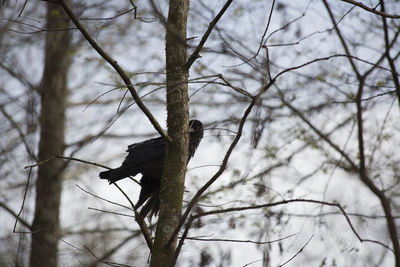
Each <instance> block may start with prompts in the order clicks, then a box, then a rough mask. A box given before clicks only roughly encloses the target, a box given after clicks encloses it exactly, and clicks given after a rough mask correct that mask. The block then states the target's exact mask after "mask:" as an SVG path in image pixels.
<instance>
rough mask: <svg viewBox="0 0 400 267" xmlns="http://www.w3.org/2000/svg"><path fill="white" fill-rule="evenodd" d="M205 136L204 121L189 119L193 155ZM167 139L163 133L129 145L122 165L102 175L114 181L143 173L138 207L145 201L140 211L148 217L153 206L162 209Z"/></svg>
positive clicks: (102, 177)
mask: <svg viewBox="0 0 400 267" xmlns="http://www.w3.org/2000/svg"><path fill="white" fill-rule="evenodd" d="M202 138H203V124H202V123H201V122H200V121H198V120H191V121H190V122H189V157H188V161H189V160H190V158H191V157H193V155H194V153H195V151H196V149H197V147H198V145H199V143H200V141H201V139H202ZM165 150H166V141H165V139H164V138H163V137H158V138H154V139H149V140H146V141H143V142H140V143H135V144H132V145H129V146H128V149H127V150H126V152H128V153H129V154H128V155H127V156H126V158H125V160H124V161H123V162H122V165H121V166H120V167H119V168H116V169H111V170H109V171H104V172H101V173H100V175H99V176H100V179H107V180H108V182H109V183H110V184H112V183H114V182H116V181H119V180H121V179H124V178H126V177H129V176H135V175H136V174H138V173H141V174H142V178H141V180H140V186H141V187H142V189H141V191H140V195H139V200H138V202H137V203H136V205H135V208H139V207H140V206H141V205H142V204H143V203H145V202H146V200H148V199H149V201H147V203H146V204H145V205H144V206H143V208H142V210H141V211H140V214H141V216H142V217H145V216H146V215H147V214H148V213H149V212H150V210H152V213H157V212H158V207H159V202H160V201H159V197H158V193H159V188H160V183H161V177H162V173H163V168H164V158H165Z"/></svg>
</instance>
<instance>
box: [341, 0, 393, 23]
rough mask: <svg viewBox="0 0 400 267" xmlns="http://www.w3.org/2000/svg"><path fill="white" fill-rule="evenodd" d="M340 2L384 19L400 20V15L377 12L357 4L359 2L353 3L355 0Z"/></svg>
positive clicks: (359, 3)
mask: <svg viewBox="0 0 400 267" xmlns="http://www.w3.org/2000/svg"><path fill="white" fill-rule="evenodd" d="M340 1H342V2H346V3H349V4H352V5H355V6H358V7H361V8H362V9H364V10H366V11H368V12H371V13H374V14H376V15H379V16H382V17H386V18H392V19H400V15H394V14H388V13H385V12H384V11H379V10H376V9H375V8H371V7H368V6H366V5H364V4H363V3H361V2H357V1H353V0H340Z"/></svg>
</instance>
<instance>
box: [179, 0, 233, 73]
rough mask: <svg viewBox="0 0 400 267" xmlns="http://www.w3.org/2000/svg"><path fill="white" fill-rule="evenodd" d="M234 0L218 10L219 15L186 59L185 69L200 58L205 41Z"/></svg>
mask: <svg viewBox="0 0 400 267" xmlns="http://www.w3.org/2000/svg"><path fill="white" fill-rule="evenodd" d="M232 2H233V0H228V1H227V2H226V3H225V5H224V6H223V7H222V9H221V10H220V11H219V12H218V14H217V16H216V17H215V18H214V19H213V20H212V21H211V22H210V24H209V25H208V28H207V30H206V32H205V33H204V34H203V37H202V38H201V40H200V43H199V44H198V45H197V47H196V49H195V50H194V51H193V53H192V55H191V56H190V57H189V59H188V60H187V61H186V64H185V69H186V70H189V69H190V67H191V66H192V64H193V62H194V61H195V60H196V59H197V58H199V53H200V50H201V49H202V48H203V46H204V44H205V42H206V41H207V39H208V37H209V36H210V34H211V32H212V30H213V29H214V27H215V25H216V24H217V23H218V21H219V19H220V18H221V17H222V15H224V13H225V12H226V10H227V9H228V7H229V6H230V5H231V3H232Z"/></svg>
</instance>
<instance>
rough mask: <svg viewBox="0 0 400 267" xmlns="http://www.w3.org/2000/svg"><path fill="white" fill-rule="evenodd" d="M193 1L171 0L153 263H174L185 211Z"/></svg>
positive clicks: (154, 264) (160, 264)
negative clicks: (188, 57) (188, 51)
mask: <svg viewBox="0 0 400 267" xmlns="http://www.w3.org/2000/svg"><path fill="white" fill-rule="evenodd" d="M188 10H189V0H170V2H169V12H168V21H167V33H166V62H167V66H166V69H167V111H168V118H167V123H168V135H169V136H170V137H171V140H172V142H171V143H169V144H168V146H167V155H166V160H165V163H164V177H163V178H162V181H161V191H160V201H161V204H160V215H159V219H158V223H157V230H156V235H155V241H154V246H153V251H152V259H151V266H152V267H154V266H164V267H165V266H172V265H173V260H174V252H175V248H176V242H174V243H173V244H172V245H170V246H167V242H168V240H169V238H170V237H171V235H172V233H173V231H174V230H175V228H176V227H177V224H178V222H179V219H180V217H181V212H182V200H183V191H184V184H185V173H186V163H187V158H188V124H189V119H188V86H187V80H188V70H187V69H186V68H185V67H184V65H185V63H186V24H187V16H188Z"/></svg>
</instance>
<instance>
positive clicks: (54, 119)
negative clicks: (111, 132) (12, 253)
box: [30, 3, 71, 267]
mask: <svg viewBox="0 0 400 267" xmlns="http://www.w3.org/2000/svg"><path fill="white" fill-rule="evenodd" d="M67 28H68V20H67V19H66V16H64V12H63V10H62V8H60V7H59V6H58V5H55V4H51V3H49V4H48V7H47V29H49V30H50V31H47V32H46V46H45V49H46V50H45V65H44V71H43V77H42V83H41V88H40V90H41V91H40V94H41V117H40V129H41V133H40V143H39V162H42V161H44V160H46V159H48V158H50V157H52V156H54V154H55V153H57V154H62V153H63V150H64V121H65V105H66V98H67V74H68V69H69V66H70V55H69V54H68V49H69V46H70V42H71V38H70V34H69V31H68V30H59V29H67ZM56 29H58V30H56ZM63 169H64V164H63V162H62V161H60V160H56V161H55V160H52V161H49V162H45V163H43V164H41V165H39V170H38V177H37V181H36V207H35V215H34V220H33V225H32V229H33V234H32V249H31V255H30V265H31V267H36V266H41V267H43V266H57V243H58V239H57V236H59V207H60V196H61V183H62V172H63Z"/></svg>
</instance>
